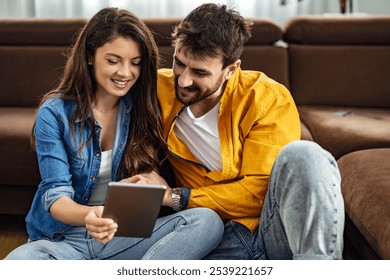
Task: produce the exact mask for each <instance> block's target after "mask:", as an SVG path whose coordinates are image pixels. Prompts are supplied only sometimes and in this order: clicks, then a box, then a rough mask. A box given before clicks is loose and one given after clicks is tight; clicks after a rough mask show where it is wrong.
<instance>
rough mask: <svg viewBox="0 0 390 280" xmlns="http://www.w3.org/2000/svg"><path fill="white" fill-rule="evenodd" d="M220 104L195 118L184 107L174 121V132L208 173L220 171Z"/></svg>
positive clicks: (189, 110)
mask: <svg viewBox="0 0 390 280" xmlns="http://www.w3.org/2000/svg"><path fill="white" fill-rule="evenodd" d="M219 106H220V102H218V103H217V104H216V105H215V106H214V108H213V109H211V110H210V111H209V112H207V113H206V114H204V115H203V116H201V117H199V118H196V117H195V116H194V115H193V114H192V112H191V109H190V108H189V107H186V108H185V109H184V110H183V112H182V113H181V114H180V115H179V117H178V118H177V119H176V125H175V127H174V132H175V134H176V136H177V137H178V138H179V139H180V140H181V141H182V142H183V143H184V144H186V146H187V147H188V149H189V150H190V151H191V152H192V154H193V155H194V156H195V157H196V158H197V160H198V161H199V162H200V163H201V164H203V165H204V166H205V167H207V168H208V169H209V170H210V171H214V170H222V158H221V144H220V141H219V132H218V112H219Z"/></svg>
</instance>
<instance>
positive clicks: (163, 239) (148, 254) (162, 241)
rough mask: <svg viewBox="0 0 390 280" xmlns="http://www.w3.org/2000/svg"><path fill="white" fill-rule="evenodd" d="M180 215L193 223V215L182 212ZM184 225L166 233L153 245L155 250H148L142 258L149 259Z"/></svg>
mask: <svg viewBox="0 0 390 280" xmlns="http://www.w3.org/2000/svg"><path fill="white" fill-rule="evenodd" d="M178 217H181V218H182V219H184V220H185V221H186V224H191V217H188V216H186V215H185V214H182V215H180V216H178ZM162 225H163V224H162ZM162 225H161V226H162ZM182 227H183V225H180V226H178V227H177V228H176V229H175V230H174V231H173V232H171V233H170V234H168V235H166V236H165V237H163V238H162V239H160V240H159V241H158V242H156V243H155V244H154V245H153V247H154V248H153V250H152V251H150V252H149V250H148V251H147V253H146V254H145V255H144V256H143V257H142V259H143V260H149V259H150V258H151V257H152V256H153V255H154V254H155V252H156V251H157V250H158V249H160V248H161V246H163V245H165V244H166V243H167V242H168V241H170V240H171V239H172V238H173V237H175V236H176V234H177V233H178V232H179V231H180V230H181V228H182Z"/></svg>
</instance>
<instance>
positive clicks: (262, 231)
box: [205, 141, 344, 260]
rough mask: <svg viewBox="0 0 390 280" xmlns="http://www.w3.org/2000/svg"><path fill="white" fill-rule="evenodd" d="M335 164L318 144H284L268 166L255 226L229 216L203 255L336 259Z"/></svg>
mask: <svg viewBox="0 0 390 280" xmlns="http://www.w3.org/2000/svg"><path fill="white" fill-rule="evenodd" d="M340 181H341V179H340V174H339V171H338V167H337V163H336V161H335V159H334V158H333V157H332V155H331V154H330V153H328V152H327V151H325V150H323V149H322V148H321V147H320V146H319V145H318V144H316V143H314V142H309V141H295V142H292V143H290V144H288V145H286V146H285V147H284V148H283V149H282V150H281V152H280V154H279V155H278V157H277V159H276V161H275V163H274V166H273V168H272V172H271V176H270V182H269V189H268V192H267V195H266V198H265V201H264V205H263V209H262V213H261V216H260V226H259V228H258V229H257V230H256V231H255V232H254V233H252V234H251V232H250V231H249V230H248V229H247V228H246V227H244V226H243V225H241V224H239V223H235V222H232V221H229V222H228V223H226V224H225V233H224V236H223V239H222V242H221V243H220V245H219V246H218V247H217V248H216V249H215V250H213V251H212V252H211V253H210V254H209V255H207V256H206V257H205V259H285V260H288V259H341V258H342V251H343V231H344V201H343V198H342V194H341V189H340Z"/></svg>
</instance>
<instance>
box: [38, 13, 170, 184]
mask: <svg viewBox="0 0 390 280" xmlns="http://www.w3.org/2000/svg"><path fill="white" fill-rule="evenodd" d="M118 37H124V38H131V39H132V40H134V41H136V42H138V43H139V45H140V48H141V53H142V54H141V55H142V62H141V74H140V76H139V78H138V80H137V82H136V83H135V84H134V86H133V87H132V89H131V90H130V92H131V95H132V99H133V108H132V110H131V125H130V131H129V136H128V140H127V144H126V149H125V152H124V155H123V157H122V161H121V166H120V171H121V174H120V176H121V177H128V176H132V175H135V174H138V173H142V172H150V171H152V170H156V169H157V168H158V166H159V157H158V154H159V151H160V150H161V149H166V144H165V142H164V140H163V137H162V135H161V130H162V127H161V126H162V124H161V115H160V108H159V104H158V100H157V69H158V66H159V53H158V48H157V45H156V43H155V41H154V37H153V34H152V33H151V32H150V30H149V29H148V27H147V26H146V25H145V24H144V23H143V22H142V21H141V20H140V19H139V18H138V17H137V16H135V15H134V14H132V13H131V12H129V11H127V10H122V9H118V8H105V9H102V10H101V11H99V12H98V13H97V14H96V15H95V16H93V17H92V18H91V19H90V20H89V21H88V23H87V24H86V25H85V26H84V27H83V29H82V30H81V31H80V33H79V34H78V36H77V38H76V41H75V44H74V45H73V47H72V49H71V52H70V55H69V57H68V60H67V63H66V66H65V70H64V74H63V77H62V79H61V81H60V83H59V85H58V87H57V88H55V89H54V90H52V91H50V92H48V93H46V94H45V95H44V96H43V98H42V100H41V104H40V105H42V104H43V103H44V102H45V101H46V100H47V99H49V98H51V97H53V96H56V97H59V98H63V99H64V100H68V101H76V102H77V108H76V110H75V112H74V114H73V116H72V119H71V123H70V125H71V131H72V134H73V138H74V139H76V138H75V121H76V120H77V119H81V120H82V122H81V127H80V134H81V133H82V131H83V129H84V127H86V126H90V127H91V134H90V136H89V137H88V139H87V140H86V141H85V142H84V143H79V147H80V149H79V150H80V151H82V150H83V148H84V147H85V146H86V145H87V143H88V142H89V141H90V140H91V138H92V132H93V131H94V127H95V122H94V119H93V118H90V116H93V112H92V104H93V103H94V101H95V98H96V87H97V86H96V80H95V77H94V73H93V70H92V66H91V65H88V59H89V58H91V57H94V55H95V53H96V50H97V49H98V48H100V47H101V46H103V45H104V44H105V43H107V42H110V41H112V40H113V39H115V38H118ZM59 93H61V95H58V94H59ZM128 94H129V93H128ZM34 127H35V124H34ZM33 129H34V128H33ZM80 136H81V135H80ZM80 138H81V137H80ZM32 143H33V145H34V146H35V136H34V133H32Z"/></svg>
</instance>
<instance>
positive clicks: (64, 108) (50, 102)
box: [38, 93, 77, 115]
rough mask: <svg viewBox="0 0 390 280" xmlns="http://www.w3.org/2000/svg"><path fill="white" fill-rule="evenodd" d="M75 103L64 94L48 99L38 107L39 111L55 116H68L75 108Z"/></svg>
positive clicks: (54, 95)
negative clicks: (48, 112)
mask: <svg viewBox="0 0 390 280" xmlns="http://www.w3.org/2000/svg"><path fill="white" fill-rule="evenodd" d="M76 104H77V103H76V101H73V100H71V99H69V98H67V97H65V95H64V94H61V93H58V94H53V95H52V96H50V97H48V98H47V99H46V100H45V101H44V102H43V103H42V104H41V106H40V108H39V110H38V112H39V111H51V112H52V113H54V114H55V115H63V114H65V115H68V114H69V113H73V112H74V110H75V108H76Z"/></svg>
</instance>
